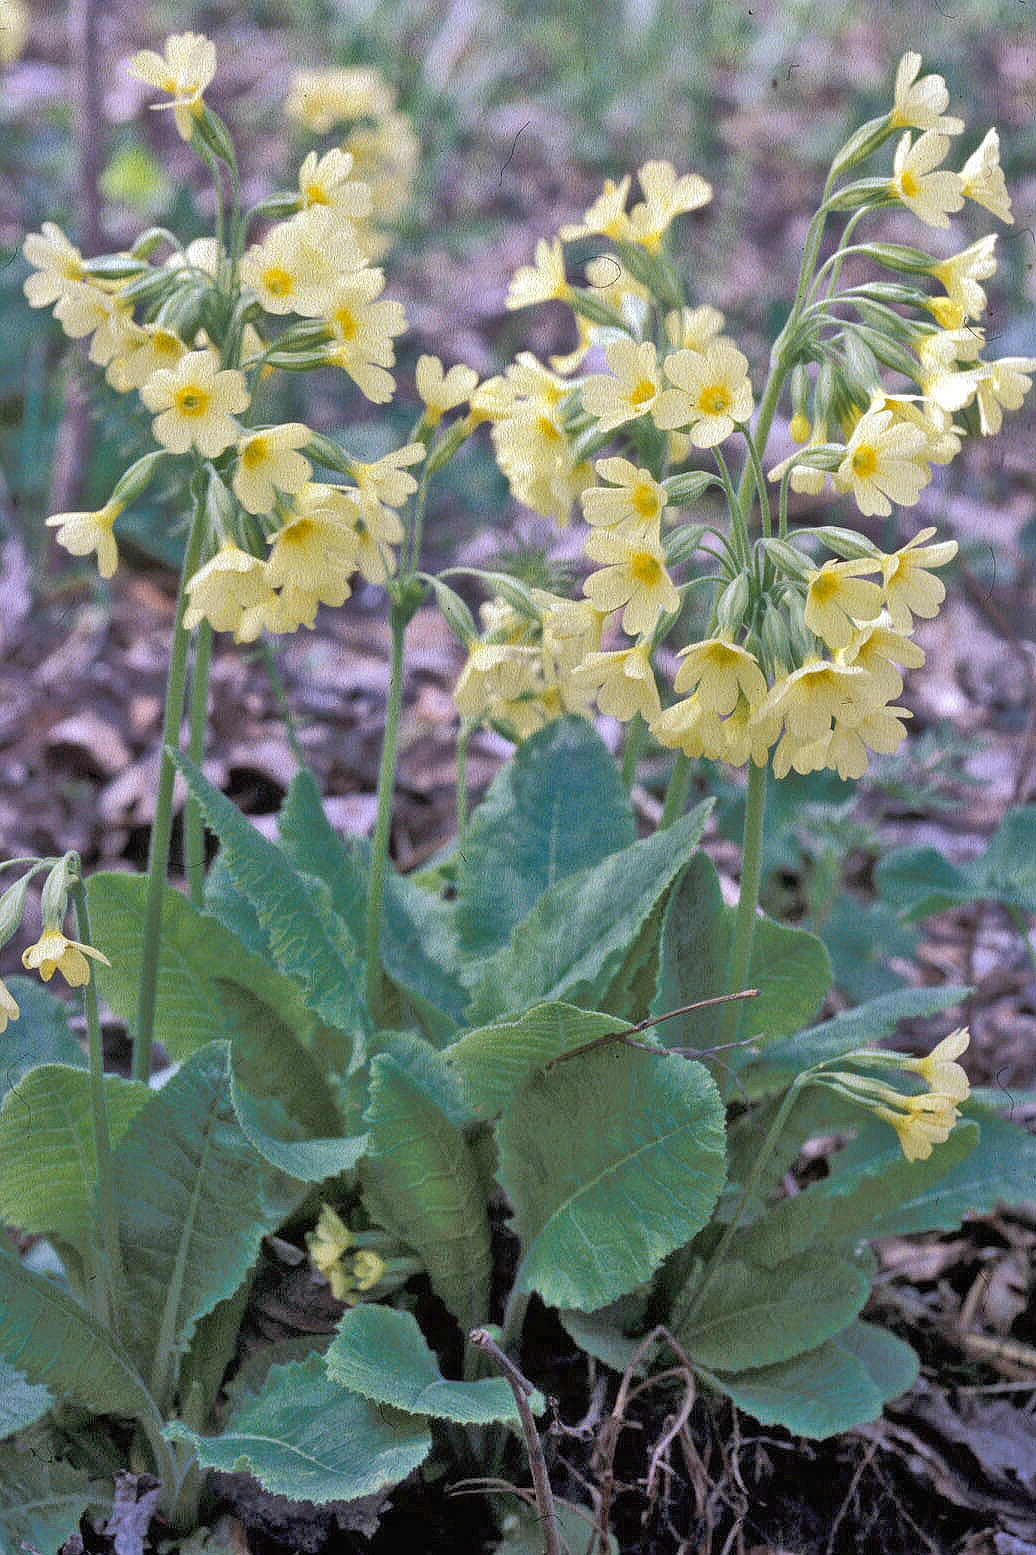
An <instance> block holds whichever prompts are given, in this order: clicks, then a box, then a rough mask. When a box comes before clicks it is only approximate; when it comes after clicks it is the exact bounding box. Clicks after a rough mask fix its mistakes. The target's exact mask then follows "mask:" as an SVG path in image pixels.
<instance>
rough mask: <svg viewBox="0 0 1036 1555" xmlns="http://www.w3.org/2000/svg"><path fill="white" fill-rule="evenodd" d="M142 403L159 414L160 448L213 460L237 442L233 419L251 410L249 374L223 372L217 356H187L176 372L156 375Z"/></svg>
mask: <svg viewBox="0 0 1036 1555" xmlns="http://www.w3.org/2000/svg"><path fill="white" fill-rule="evenodd" d="M140 397H141V399H142V400H143V401H144V404H145V405H146V406H147V408H148V410H150V411H153V412H155V421H154V425H153V428H152V431H153V434H154V438H155V441H156V442H158V443H161V444H162V446H163V448H168V449H169V451H170V453H174V454H185V453H186V452H187V450H188V449H189V448H196V449H197V450H198V452H199V453H201V454H204V455H205V456H206V458H209V459H214V458H215V457H216V455H217V454H221V453H222V452H223V450H224V449H225V448H229V447H230V445H231V443H236V442H237V439H238V436H239V434H240V428H239V426H238V424H237V422H236V421H235V420H234V417H235V416H236V415H239V414H240V413H241V412H242V411H245V410H247V409H248V407H249V405H250V404H251V397H250V395H249V393H248V385H247V383H246V382H245V377H244V374H243V373H239V372H236V371H235V370H234V369H233V368H221V367H220V362H219V357H218V356H217V354H216V352H215V351H187V352H185V353H184V355H183V356H182V357H181V358H180V360H179V361H178V362H177V364H176V366H175V367H172V368H160V369H159V371H158V372H156V373H152V375H151V377H150V378H149V379H148V380H147V382H146V383H144V384H142V385H141V388H140Z"/></svg>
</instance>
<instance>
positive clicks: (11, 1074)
mask: <svg viewBox="0 0 1036 1555" xmlns="http://www.w3.org/2000/svg"><path fill="white" fill-rule="evenodd" d="M4 980H5V982H6V983H7V986H8V988H9V989H10V991H11V993H12V994H13V996H14V998H15V999H16V1000H17V1002H18V1006H19V1008H20V1010H21V1015H20V1016H19V1018H18V1019H17V1020H16V1021H13V1022H12V1023H11V1025H9V1026H8V1028H7V1030H6V1031H5V1032H4V1045H3V1063H2V1064H0V1097H3V1096H5V1095H6V1093H7V1092H8V1091H9V1090H10V1089H11V1087H12V1086H14V1085H17V1084H18V1081H19V1080H21V1079H23V1078H24V1077H25V1075H27V1074H28V1073H29V1070H30V1069H35V1068H36V1067H37V1065H39V1064H68V1065H71V1067H72V1068H73V1069H85V1068H86V1054H85V1053H84V1052H83V1048H82V1045H81V1044H80V1043H79V1042H77V1041H76V1039H75V1037H74V1036H73V1035H72V1033H71V1031H70V1030H69V1026H68V1016H69V1010H70V1008H71V1006H70V1005H69V1004H68V1003H67V1002H66V1001H65V1000H64V999H61V998H59V997H58V995H57V994H54V993H51V991H50V989H49V988H44V987H43V986H42V984H41V983H40V981H39V979H38V978H35V977H21V976H15V977H8V978H5V979H4Z"/></svg>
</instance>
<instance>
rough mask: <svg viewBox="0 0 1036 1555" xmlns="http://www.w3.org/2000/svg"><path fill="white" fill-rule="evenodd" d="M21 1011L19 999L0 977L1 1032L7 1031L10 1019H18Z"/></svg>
mask: <svg viewBox="0 0 1036 1555" xmlns="http://www.w3.org/2000/svg"><path fill="white" fill-rule="evenodd" d="M21 1013H22V1012H21V1010H20V1009H19V1008H18V1001H17V999H16V998H15V997H14V994H13V993H12V992H11V990H10V989H9V988H8V986H7V984H6V983H5V982H4V981H3V979H2V978H0V1032H4V1031H6V1030H7V1023H8V1021H12V1020H17V1019H18V1017H19V1015H20V1014H21Z"/></svg>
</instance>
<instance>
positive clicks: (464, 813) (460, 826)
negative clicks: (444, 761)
mask: <svg viewBox="0 0 1036 1555" xmlns="http://www.w3.org/2000/svg"><path fill="white" fill-rule="evenodd" d="M474 732H475V725H474V724H472V723H469V722H468V720H467V719H465V720H464V721H463V723H462V724H461V728H460V733H459V734H458V735H457V852H458V853H459V852H460V851H461V849H462V848H463V847H464V834H465V832H466V831H467V829H468V746H469V744H470V743H471V736H472V735H473V734H474Z"/></svg>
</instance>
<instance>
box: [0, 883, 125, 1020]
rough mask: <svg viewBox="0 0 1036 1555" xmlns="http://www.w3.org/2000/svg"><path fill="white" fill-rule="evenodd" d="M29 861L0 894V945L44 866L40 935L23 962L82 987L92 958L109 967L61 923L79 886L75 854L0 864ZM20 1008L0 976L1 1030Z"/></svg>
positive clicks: (17, 923) (14, 929)
mask: <svg viewBox="0 0 1036 1555" xmlns="http://www.w3.org/2000/svg"><path fill="white" fill-rule="evenodd" d="M18 865H24V866H27V867H25V868H24V871H23V873H22V875H21V878H20V879H19V880H18V881H17V882H16V884H14V885H12V886H8V888H7V890H6V891H4V892H3V894H2V895H0V946H3V945H6V944H7V942H8V940H10V939H11V938H12V936H13V935H14V934H16V933H17V931H18V929H19V928H20V927H21V923H22V919H23V917H24V915H25V908H26V898H27V894H28V887H29V883H30V881H31V880H32V879H33V877H34V876H35V875H38V874H40V873H41V872H42V871H44V870H45V871H46V879H45V881H44V884H43V891H42V893H41V899H40V905H41V911H42V915H43V929H42V932H41V934H40V937H39V939H37V940H36V941H35V942H34V943H33V944H32V945H29V946H27V947H26V949H25V950H24V951H23V952H22V966H23V967H24V968H25V970H26V971H27V972H38V973H39V975H40V977H41V978H42V979H43V981H44V982H45V983H49V982H50V980H51V978H52V977H53V976H54V973H55V972H60V973H61V975H62V977H63V978H64V979H65V982H66V983H67V984H68V986H69V987H70V988H84V987H85V986H86V984H87V983H89V981H90V961H91V960H92V961H100V962H103V964H104V965H105V966H111V962H110V961H109V960H108V957H107V956H106V955H104V954H103V953H102V952H101V951H100V950H97V949H95V947H94V946H93V945H88V944H85V943H84V942H83V941H82V940H76V939H72V938H71V936H70V935H68V934H66V933H65V931H64V928H63V927H62V925H63V923H64V921H65V918H66V916H67V913H68V909H69V895H70V892H71V891H72V890H73V889H74V888H76V887H78V886H79V885H80V880H81V867H80V863H79V859H78V857H77V855H76V854H74V853H66V854H65V855H64V856H63V857H62V858H59V859H56V860H55V859H37V860H35V861H32V860H29V859H12V860H10V861H9V862H8V863H7V864H5V865H4V866H3V868H5V869H7V868H11V867H14V866H18ZM20 1014H21V1011H20V1009H19V1007H18V1001H17V1000H16V999H15V997H14V995H13V994H12V992H11V990H10V989H9V988H8V987H7V986H6V984H5V983H4V982H3V981H0V1032H3V1031H6V1029H7V1025H8V1022H9V1021H12V1020H17V1019H18V1017H19V1015H20Z"/></svg>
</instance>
